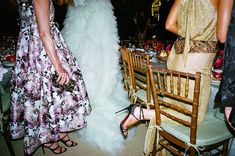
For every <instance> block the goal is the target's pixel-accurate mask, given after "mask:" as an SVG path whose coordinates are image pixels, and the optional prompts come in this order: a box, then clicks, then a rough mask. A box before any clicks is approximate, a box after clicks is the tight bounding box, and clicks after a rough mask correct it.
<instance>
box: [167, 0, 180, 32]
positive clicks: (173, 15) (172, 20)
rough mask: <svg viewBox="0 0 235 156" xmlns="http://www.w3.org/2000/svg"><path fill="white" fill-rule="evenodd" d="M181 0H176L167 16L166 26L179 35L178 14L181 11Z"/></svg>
mask: <svg viewBox="0 0 235 156" xmlns="http://www.w3.org/2000/svg"><path fill="white" fill-rule="evenodd" d="M179 5H180V0H175V2H174V4H173V5H172V7H171V10H170V12H169V14H168V16H167V19H166V24H165V28H166V30H168V31H170V32H172V33H174V34H177V35H178V25H177V14H178V11H179Z"/></svg>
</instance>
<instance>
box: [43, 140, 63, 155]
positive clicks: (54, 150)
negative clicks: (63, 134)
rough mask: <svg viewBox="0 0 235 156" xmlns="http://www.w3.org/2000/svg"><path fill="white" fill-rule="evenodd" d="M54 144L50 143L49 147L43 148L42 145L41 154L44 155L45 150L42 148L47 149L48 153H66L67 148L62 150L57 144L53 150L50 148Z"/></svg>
mask: <svg viewBox="0 0 235 156" xmlns="http://www.w3.org/2000/svg"><path fill="white" fill-rule="evenodd" d="M55 143H56V142H54V143H51V144H50V145H49V146H45V144H43V145H42V152H43V154H45V149H44V148H48V149H49V150H50V151H52V152H53V153H54V154H61V153H64V152H65V151H67V148H64V147H62V146H60V145H59V144H58V143H57V146H56V147H55V148H52V146H53V145H54V144H55ZM58 149H59V150H58Z"/></svg>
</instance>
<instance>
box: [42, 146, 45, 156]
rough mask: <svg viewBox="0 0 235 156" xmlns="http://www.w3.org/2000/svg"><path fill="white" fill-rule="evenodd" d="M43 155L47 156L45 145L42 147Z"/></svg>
mask: <svg viewBox="0 0 235 156" xmlns="http://www.w3.org/2000/svg"><path fill="white" fill-rule="evenodd" d="M42 153H43V155H45V149H44V146H43V145H42Z"/></svg>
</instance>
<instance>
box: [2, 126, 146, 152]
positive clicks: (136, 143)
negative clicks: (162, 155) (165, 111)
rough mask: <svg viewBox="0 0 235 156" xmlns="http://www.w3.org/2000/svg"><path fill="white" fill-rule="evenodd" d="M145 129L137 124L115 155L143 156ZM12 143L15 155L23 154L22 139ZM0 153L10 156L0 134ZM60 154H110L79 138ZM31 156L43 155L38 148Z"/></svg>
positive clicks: (76, 137)
mask: <svg viewBox="0 0 235 156" xmlns="http://www.w3.org/2000/svg"><path fill="white" fill-rule="evenodd" d="M146 129H147V128H146V126H145V124H142V125H138V128H137V130H136V135H135V136H134V137H133V138H131V139H127V140H126V146H125V148H124V149H123V150H122V151H121V152H120V153H118V154H117V155H116V156H143V155H144V154H143V148H144V139H145V134H146ZM120 135H121V134H120ZM71 138H73V139H74V140H79V138H78V135H77V134H76V133H71ZM101 141H102V140H101ZM12 144H13V146H14V150H15V153H16V156H24V154H23V141H22V140H17V141H12ZM45 152H46V154H45V156H54V155H56V154H53V153H52V152H51V151H50V150H48V149H45ZM0 155H1V156H10V154H9V152H8V149H7V146H6V144H5V141H4V139H3V137H2V136H0ZM60 155H61V156H110V155H109V154H108V153H105V152H104V151H101V150H100V149H98V148H97V147H94V146H92V145H89V144H86V143H84V142H82V141H80V140H79V145H78V146H76V147H71V148H67V151H66V152H65V153H63V154H60ZM33 156H43V152H42V149H41V148H39V149H38V150H37V151H36V152H35V154H34V155H33Z"/></svg>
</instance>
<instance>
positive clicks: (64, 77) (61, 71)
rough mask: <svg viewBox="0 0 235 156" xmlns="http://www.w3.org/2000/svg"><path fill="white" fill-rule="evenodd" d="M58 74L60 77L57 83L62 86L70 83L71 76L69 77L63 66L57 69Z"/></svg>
mask: <svg viewBox="0 0 235 156" xmlns="http://www.w3.org/2000/svg"><path fill="white" fill-rule="evenodd" d="M56 72H57V75H58V78H57V80H56V82H58V83H59V84H60V85H64V84H68V83H69V75H68V73H67V71H66V70H65V69H64V68H63V67H62V66H59V67H57V68H56Z"/></svg>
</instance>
